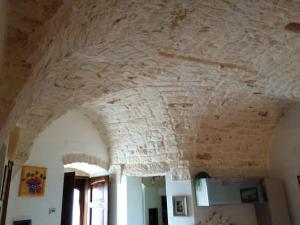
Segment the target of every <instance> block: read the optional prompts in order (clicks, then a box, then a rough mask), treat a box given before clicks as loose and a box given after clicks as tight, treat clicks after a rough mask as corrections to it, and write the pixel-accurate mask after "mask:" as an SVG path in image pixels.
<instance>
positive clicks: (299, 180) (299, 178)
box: [297, 175, 300, 186]
mask: <svg viewBox="0 0 300 225" xmlns="http://www.w3.org/2000/svg"><path fill="white" fill-rule="evenodd" d="M297 178H298V184H299V186H300V175H299V176H297Z"/></svg>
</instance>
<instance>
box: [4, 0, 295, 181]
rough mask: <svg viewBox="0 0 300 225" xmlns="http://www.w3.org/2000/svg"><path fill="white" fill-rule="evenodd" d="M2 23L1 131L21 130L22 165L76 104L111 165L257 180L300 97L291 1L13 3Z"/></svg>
mask: <svg viewBox="0 0 300 225" xmlns="http://www.w3.org/2000/svg"><path fill="white" fill-rule="evenodd" d="M7 17H8V19H7V21H8V23H7V44H6V49H5V53H6V60H5V62H4V72H3V73H2V74H1V77H0V79H1V83H0V101H1V105H0V125H1V126H2V135H4V134H5V133H7V132H8V131H9V129H10V128H11V127H12V126H14V125H15V124H16V123H17V124H19V125H21V126H22V127H23V128H24V131H23V134H22V135H23V136H22V141H21V144H20V146H19V151H18V159H19V160H20V161H23V160H25V159H26V158H27V157H28V153H29V148H30V146H31V144H32V142H33V141H34V138H35V137H36V135H38V133H39V132H40V131H41V130H42V129H44V128H45V127H46V126H47V125H48V124H49V123H50V122H51V121H53V120H54V119H55V118H57V117H59V116H61V115H62V114H63V113H65V112H66V111H68V110H70V109H73V108H80V109H81V110H83V111H84V112H85V113H86V115H87V116H89V117H90V118H91V120H93V121H94V122H95V125H96V126H97V127H98V128H99V131H100V133H103V135H104V136H106V137H107V145H108V148H109V149H110V151H111V163H112V164H127V165H140V166H141V168H142V169H143V168H144V167H143V166H144V164H149V165H150V166H149V168H150V170H152V169H153V167H155V165H154V164H155V163H164V162H166V163H167V164H168V165H167V166H169V167H170V168H171V169H173V170H174V171H175V172H174V174H176V173H177V172H176V169H178V168H181V166H182V165H181V164H185V163H186V162H188V164H189V166H191V167H194V168H196V169H197V168H206V169H209V170H211V171H212V172H215V173H216V174H218V172H219V171H222V170H226V171H227V172H226V173H230V172H231V171H239V172H238V173H239V174H246V173H247V171H249V170H250V171H252V172H253V171H255V174H258V173H260V172H265V170H266V168H267V166H268V149H269V146H270V143H271V140H272V137H273V133H274V129H275V127H276V124H277V122H278V120H279V119H280V118H281V116H282V115H283V114H284V112H285V110H286V109H287V108H288V107H289V106H290V105H291V104H293V103H295V102H299V100H300V74H299V73H300V69H299V62H300V34H299V24H297V23H296V22H300V21H299V18H300V4H299V2H296V1H280V0H278V1H275V0H261V1H251V0H239V1H235V0H234V1H231V0H228V1H227V0H226V1H225V0H217V1H211V0H207V1H193V0H185V1H182V0H169V1H168V0H154V1H143V0H140V1H138V0H130V1H98V0H76V1H62V0H61V1H58V0H56V1H54V0H52V1H34V0H30V1H17V0H16V1H9V4H8V15H7ZM291 22H295V23H294V24H290V25H289V26H287V24H289V23H291ZM24 83H25V85H24ZM21 89H22V91H21V92H20V90H21ZM18 93H19V96H18V97H17V94H18ZM9 113H10V114H9ZM8 115H9V117H8V118H7V116H8ZM5 121H6V123H5V124H4V122H5ZM151 165H154V166H151ZM163 165H164V164H158V165H157V166H158V167H159V166H163ZM136 168H137V170H138V166H137V167H136ZM228 171H229V172H228ZM220 173H221V172H220ZM178 176H180V174H179V175H178Z"/></svg>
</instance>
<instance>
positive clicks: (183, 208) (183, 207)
mask: <svg viewBox="0 0 300 225" xmlns="http://www.w3.org/2000/svg"><path fill="white" fill-rule="evenodd" d="M187 213H188V211H187V196H173V215H174V216H187Z"/></svg>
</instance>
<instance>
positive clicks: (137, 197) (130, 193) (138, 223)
mask: <svg viewBox="0 0 300 225" xmlns="http://www.w3.org/2000/svg"><path fill="white" fill-rule="evenodd" d="M123 204H124V203H123ZM127 210H128V214H127V215H128V216H127V225H142V224H143V223H144V218H143V215H144V213H143V210H144V208H143V188H142V180H141V178H140V177H127Z"/></svg>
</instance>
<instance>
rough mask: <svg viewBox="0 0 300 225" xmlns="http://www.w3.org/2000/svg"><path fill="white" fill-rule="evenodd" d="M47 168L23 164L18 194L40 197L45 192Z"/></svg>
mask: <svg viewBox="0 0 300 225" xmlns="http://www.w3.org/2000/svg"><path fill="white" fill-rule="evenodd" d="M46 175H47V168H44V167H35V166H23V167H22V173H21V181H20V190H19V196H27V197H41V196H43V195H44V192H45V184H46V178H47V176H46Z"/></svg>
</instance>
